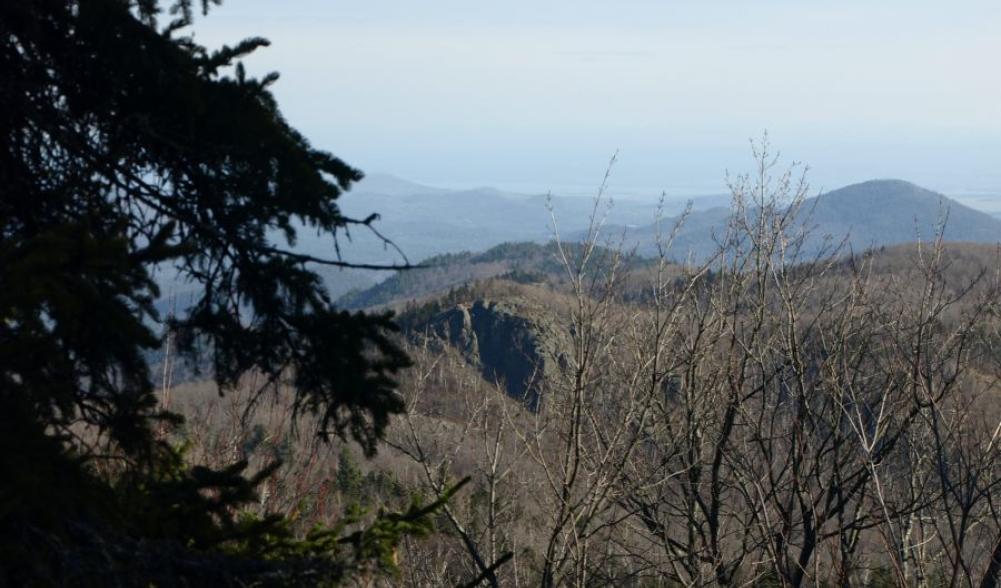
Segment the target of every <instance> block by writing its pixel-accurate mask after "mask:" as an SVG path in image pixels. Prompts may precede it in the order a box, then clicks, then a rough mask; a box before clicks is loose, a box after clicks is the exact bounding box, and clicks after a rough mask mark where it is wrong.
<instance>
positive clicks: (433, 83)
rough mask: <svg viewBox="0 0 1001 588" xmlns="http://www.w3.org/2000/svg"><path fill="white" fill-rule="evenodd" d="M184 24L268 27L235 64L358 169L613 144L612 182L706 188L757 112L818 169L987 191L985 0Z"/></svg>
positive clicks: (994, 180) (481, 5)
mask: <svg viewBox="0 0 1001 588" xmlns="http://www.w3.org/2000/svg"><path fill="white" fill-rule="evenodd" d="M194 30H195V38H196V40H198V41H199V42H201V43H203V44H205V45H208V46H210V47H211V46H218V45H219V44H222V43H230V44H232V43H234V42H236V41H238V40H239V39H241V38H244V37H247V36H254V35H260V36H264V37H266V38H268V39H270V41H271V42H272V45H271V46H270V47H268V48H266V49H262V50H260V51H259V52H258V53H257V54H255V55H253V56H251V57H249V58H248V59H247V60H246V66H247V69H248V71H250V72H251V73H252V74H257V75H262V74H264V73H267V72H270V71H278V72H279V73H280V74H281V79H280V80H279V81H278V82H277V84H276V85H275V86H274V93H275V95H276V96H277V98H278V101H279V104H280V105H281V107H282V110H283V111H284V113H285V115H286V117H287V118H288V119H289V120H290V122H291V123H292V124H293V125H294V126H296V127H297V128H298V129H299V130H300V131H302V132H303V133H304V134H305V135H306V136H307V137H308V138H309V139H310V140H311V141H312V142H313V143H314V145H316V146H317V147H320V148H323V149H326V150H329V151H331V152H333V153H335V154H337V155H338V156H340V157H342V158H343V159H345V160H346V161H348V162H349V163H351V164H353V165H355V166H357V167H359V168H361V169H362V170H365V171H368V172H382V173H391V174H394V175H398V176H401V177H404V178H407V179H410V180H414V181H419V182H424V183H429V184H433V185H447V186H455V187H460V186H461V187H472V186H481V185H490V186H496V187H500V188H507V189H513V190H521V191H526V192H541V191H546V190H550V189H552V190H554V191H557V192H573V191H574V190H577V189H580V190H585V189H587V188H588V187H589V186H594V185H596V184H597V183H598V182H599V181H600V179H601V176H602V175H603V173H604V170H605V167H606V164H607V162H608V159H609V158H610V156H611V155H612V154H613V153H615V152H616V151H618V153H619V156H618V163H617V164H616V166H615V169H614V172H613V176H612V178H613V181H612V185H613V187H615V188H618V189H621V190H622V191H623V193H634V194H637V195H643V194H651V195H652V194H655V193H659V192H660V191H662V190H663V191H667V192H668V193H669V194H698V193H713V192H720V191H722V190H723V186H724V184H723V181H724V177H725V174H726V173H727V172H728V171H729V172H730V173H740V172H743V171H745V170H747V169H749V168H750V166H751V164H752V161H751V156H750V148H749V145H748V142H749V140H750V139H751V138H754V137H760V136H761V134H762V133H763V132H764V131H766V130H767V132H768V134H769V137H770V140H771V142H772V144H773V145H774V146H775V147H776V149H778V150H779V151H780V152H781V153H782V157H783V161H786V162H791V161H800V162H803V163H804V164H806V165H808V166H809V167H810V172H809V178H810V183H811V186H813V187H814V188H815V189H817V190H822V189H832V188H836V187H839V186H842V185H845V184H848V183H852V182H856V181H863V180H867V179H872V178H891V177H892V178H901V179H906V180H910V181H913V182H915V183H919V184H921V185H924V186H926V187H929V188H932V189H936V190H940V191H943V192H946V193H948V194H950V195H968V194H969V195H982V194H998V195H1001V67H998V58H999V57H1001V2H998V1H997V0H949V1H945V0H939V1H926V0H906V1H905V0H868V1H860V0H841V1H837V2H834V1H825V2H820V1H817V0H798V1H792V0H759V1H756V2H751V1H748V0H744V1H738V0H701V1H695V0H684V1H682V0H658V1H654V0H631V1H627V0H623V1H621V2H610V1H607V0H605V1H603V2H593V1H591V0H573V1H571V0H550V1H545V2H543V1H540V0H535V1H523V0H505V1H504V2H485V1H482V0H481V1H478V2H475V1H474V2H471V1H469V0H465V1H453V0H447V1H446V0H443V1H438V0H424V1H421V2H417V1H414V0H366V1H364V2H362V1H357V0H356V1H354V2H346V1H339V0H287V1H285V2H275V1H274V0H227V1H226V2H225V3H224V4H223V6H222V7H220V8H216V9H213V11H212V12H211V13H210V15H209V16H208V17H207V18H204V19H201V20H199V21H198V22H197V24H196V26H195V28H194ZM999 200H1001V199H999ZM999 209H1001V205H999Z"/></svg>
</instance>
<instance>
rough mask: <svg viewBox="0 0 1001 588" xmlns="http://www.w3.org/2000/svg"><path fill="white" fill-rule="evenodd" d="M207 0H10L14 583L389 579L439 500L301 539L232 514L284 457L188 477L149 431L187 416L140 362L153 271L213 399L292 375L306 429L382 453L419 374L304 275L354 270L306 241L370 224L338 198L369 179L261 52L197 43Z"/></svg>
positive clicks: (4, 554) (5, 527) (6, 55)
mask: <svg viewBox="0 0 1001 588" xmlns="http://www.w3.org/2000/svg"><path fill="white" fill-rule="evenodd" d="M211 3H212V4H218V1H215V0H214V1H213V2H211ZM208 5H209V2H208V0H206V1H205V2H203V4H202V5H201V6H200V7H193V6H192V5H191V2H190V1H186V0H178V1H177V2H174V3H172V4H171V5H170V6H162V5H161V3H159V2H157V1H156V0H135V1H126V0H87V1H76V0H25V1H18V2H3V3H0V80H2V83H0V441H2V445H0V468H2V469H0V478H2V480H3V482H2V485H0V585H23V584H28V585H101V586H106V585H119V586H124V585H144V586H145V585H150V584H156V585H165V586H170V585H245V584H248V583H262V584H282V583H297V584H301V583H308V584H318V583H325V582H335V581H338V580H340V579H342V578H344V577H345V575H347V574H358V573H363V572H366V571H373V572H374V571H376V570H381V571H386V570H391V569H392V568H393V560H392V552H393V548H394V545H395V543H396V542H397V541H398V540H399V539H400V537H401V536H402V535H404V534H417V535H420V534H422V533H426V532H427V531H428V529H429V525H430V523H429V522H428V520H429V519H428V516H427V515H428V513H429V512H430V510H433V509H435V508H437V507H438V506H439V505H440V502H436V503H433V504H432V505H430V506H429V507H425V506H422V505H420V504H419V503H417V502H415V503H414V504H413V505H412V507H411V508H410V509H409V510H408V511H407V512H404V513H402V514H396V515H390V514H381V515H379V516H376V517H371V516H370V517H367V518H365V519H364V523H361V524H358V525H355V526H354V527H351V528H352V529H360V530H356V531H354V532H350V533H349V532H348V527H347V526H345V527H342V528H335V529H318V530H316V531H315V532H313V533H311V534H310V535H309V536H308V537H305V538H301V537H300V538H297V537H294V536H293V534H292V533H291V531H290V530H289V524H288V522H287V521H286V520H285V519H284V518H283V517H282V516H281V515H280V514H274V515H271V516H266V517H264V518H247V517H244V516H241V514H240V509H241V506H242V505H245V504H247V503H248V502H249V501H253V500H254V497H255V487H256V486H257V484H258V483H259V482H260V481H261V480H262V479H264V478H266V477H267V476H269V475H271V474H272V473H273V472H274V468H276V467H278V465H277V464H273V465H271V466H269V467H267V468H265V469H264V470H263V471H259V472H247V471H246V469H247V468H246V464H245V463H234V464H232V465H231V466H230V467H226V468H223V469H221V470H211V469H208V468H205V467H198V466H194V467H192V466H191V465H190V464H187V463H186V462H185V460H184V456H183V451H182V450H180V449H178V448H176V447H171V446H170V445H169V444H168V443H167V442H166V441H164V439H166V438H167V437H166V436H164V435H161V434H159V432H161V431H163V429H164V427H169V426H171V425H172V424H176V423H177V422H178V421H179V417H177V416H176V415H171V414H167V413H165V412H163V411H161V410H160V409H159V408H158V405H157V398H156V395H155V393H154V385H153V383H152V381H151V374H150V369H149V367H148V365H147V363H146V361H145V359H144V353H146V352H148V351H149V350H150V349H153V348H155V347H157V346H158V345H159V344H160V338H159V336H158V335H157V334H156V333H155V332H154V330H153V326H154V325H156V324H157V323H158V322H160V321H162V317H160V316H158V315H157V312H156V310H155V308H154V306H153V301H154V300H156V299H157V297H158V296H159V295H160V291H159V288H158V286H157V281H156V278H157V277H158V272H163V274H162V275H164V276H165V277H167V278H168V279H176V280H184V281H187V282H189V283H192V284H193V285H195V286H197V287H198V291H199V292H200V295H199V298H198V299H197V300H196V301H195V303H194V305H193V306H192V307H191V308H190V310H189V311H188V312H187V313H186V314H185V315H184V316H182V317H170V318H169V320H167V321H165V324H166V325H167V326H168V327H169V330H170V332H172V333H173V334H174V337H175V340H176V342H177V344H178V348H179V352H180V353H181V355H182V356H184V357H187V358H188V359H192V360H194V359H195V358H196V357H201V358H204V357H208V358H209V361H210V364H211V366H212V370H213V375H214V377H215V378H216V380H217V381H218V383H219V384H220V389H221V390H225V389H227V388H230V387H233V386H235V385H236V383H237V382H238V380H239V379H240V377H241V375H242V374H244V373H245V372H247V371H248V370H251V369H253V370H255V371H257V372H258V373H260V374H263V375H264V376H265V380H267V381H268V382H269V383H270V382H275V381H278V380H287V381H288V382H290V383H291V384H292V386H293V388H294V389H295V390H296V397H295V403H294V406H295V416H296V417H298V416H306V415H309V416H310V417H311V418H312V419H314V420H315V421H316V422H317V423H319V424H320V429H321V432H322V433H323V434H325V435H332V436H339V437H341V438H353V439H354V440H356V441H358V442H359V443H360V444H361V445H362V447H364V449H365V450H366V451H367V452H368V453H372V452H374V451H375V448H376V443H377V441H378V440H379V439H380V437H381V436H382V434H383V431H384V429H385V427H386V425H387V422H388V419H389V417H390V415H392V414H393V413H396V412H399V411H400V410H401V408H402V404H401V401H400V399H399V397H398V395H397V394H396V393H395V390H394V388H395V385H396V382H395V377H396V375H397V374H398V372H399V370H401V369H403V368H405V367H407V366H408V365H409V360H408V358H407V357H406V355H405V354H404V353H403V352H402V351H401V350H400V349H399V348H398V347H397V345H396V344H395V343H394V342H393V341H392V339H391V338H390V333H389V331H391V330H392V329H393V326H392V323H391V322H390V319H389V316H388V315H378V316H366V315H361V314H349V313H346V312H342V311H339V310H337V309H336V308H334V306H333V305H332V304H331V301H330V299H329V297H328V295H327V293H326V291H325V289H324V288H323V286H322V284H321V281H320V280H319V278H318V277H317V275H316V274H315V273H314V272H313V271H312V270H311V269H310V266H308V265H307V264H320V265H330V266H351V265H352V264H350V262H346V261H344V260H342V259H340V257H339V255H332V256H331V258H330V259H317V258H314V257H307V256H303V255H301V254H298V253H296V252H295V251H294V250H293V247H294V244H295V239H296V231H297V228H300V229H301V228H302V227H305V228H307V229H308V230H316V231H319V232H322V233H326V234H330V235H331V236H332V239H331V250H332V251H336V239H337V235H338V233H339V232H340V231H343V230H345V229H346V228H347V227H349V226H350V225H361V226H362V227H363V228H364V227H367V226H368V224H369V223H370V222H371V220H372V218H373V217H370V218H368V219H364V220H356V219H351V218H348V217H345V216H344V215H342V214H341V212H340V209H339V208H338V205H337V199H338V197H339V196H340V195H341V193H342V191H343V190H346V189H348V188H349V187H350V186H351V184H352V182H354V181H357V180H358V179H360V178H361V173H360V172H359V171H357V170H355V169H353V168H352V167H350V166H349V165H347V164H345V163H344V162H343V161H341V160H340V159H338V158H336V157H334V156H332V155H331V154H329V153H326V152H323V151H319V150H316V149H314V148H313V147H312V146H310V144H309V143H308V142H307V141H306V139H305V138H304V137H303V136H302V135H300V134H299V133H298V132H297V131H296V130H295V129H293V128H292V127H290V126H289V125H288V124H287V123H286V122H285V120H284V119H283V118H282V116H281V113H280V112H279V110H278V107H277V105H276V103H275V101H274V99H273V97H272V95H271V93H270V92H269V90H268V86H269V84H271V83H272V82H273V81H274V80H275V79H276V78H277V76H276V75H274V74H272V75H269V76H266V77H265V78H263V79H261V80H256V79H251V78H248V77H247V76H246V75H245V73H244V70H243V67H242V65H240V63H239V62H238V59H239V58H240V57H241V56H244V55H246V54H248V53H250V52H251V51H253V50H254V49H256V48H259V47H261V46H264V45H266V44H267V41H265V40H264V39H259V38H255V39H249V40H246V41H243V42H241V43H239V44H237V45H236V46H234V47H223V48H222V49H220V50H218V51H210V50H208V49H206V48H203V47H201V46H199V45H197V44H195V43H194V41H193V38H192V37H191V36H186V34H187V33H186V32H185V31H187V30H189V29H188V27H189V26H190V25H191V23H192V18H193V15H192V12H193V9H194V8H201V10H202V11H203V12H207V11H208V7H209V6H208ZM276 236H280V237H281V238H276ZM313 267H315V265H314V266H313ZM269 389H272V388H271V387H268V386H263V387H262V388H261V390H260V392H259V394H258V396H260V395H261V394H264V393H265V390H269ZM360 516H361V515H360V513H357V512H355V513H353V514H352V515H351V516H347V517H346V518H345V525H348V524H354V523H358V522H359V521H360V520H361V519H360Z"/></svg>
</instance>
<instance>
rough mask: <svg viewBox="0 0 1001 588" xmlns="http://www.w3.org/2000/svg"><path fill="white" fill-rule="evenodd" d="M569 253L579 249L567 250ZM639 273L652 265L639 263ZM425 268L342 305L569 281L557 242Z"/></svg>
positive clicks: (428, 263)
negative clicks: (478, 285) (482, 286)
mask: <svg viewBox="0 0 1001 588" xmlns="http://www.w3.org/2000/svg"><path fill="white" fill-rule="evenodd" d="M566 247H567V248H568V249H569V250H575V249H577V248H578V247H579V246H576V245H574V244H569V245H566ZM596 249H597V251H598V253H599V255H601V256H605V257H610V256H611V255H612V249H609V248H606V247H597V248H596ZM632 263H633V264H634V265H636V266H637V267H640V266H643V265H649V264H650V263H651V260H649V259H643V258H639V257H634V258H633V259H632ZM419 266H420V267H418V268H415V269H408V270H406V271H399V272H396V273H395V274H393V275H392V276H390V277H388V278H386V279H385V280H383V281H382V282H380V283H378V284H376V285H375V286H372V287H371V288H368V289H365V290H360V291H354V292H350V293H348V294H346V295H344V296H342V297H341V298H339V299H338V300H337V303H338V304H339V305H341V306H343V307H344V308H369V309H371V308H378V307H381V306H385V305H394V304H400V303H405V302H412V301H421V300H422V299H424V298H427V297H431V296H433V295H436V294H441V293H443V292H446V291H448V290H449V289H452V288H459V287H462V286H463V285H465V284H468V283H471V282H475V281H477V280H485V279H489V278H502V279H505V280H509V281H514V282H519V283H524V284H532V283H546V282H558V281H560V280H563V279H564V278H565V277H566V276H565V270H564V269H563V267H562V265H561V262H560V258H559V252H558V249H557V247H556V244H555V242H553V241H550V242H548V243H545V244H542V243H532V242H513V243H501V244H500V245H496V246H494V247H491V248H490V249H487V250H486V251H483V252H480V253H470V252H468V251H464V252H461V253H446V254H443V255H436V256H434V257H430V258H428V259H426V260H424V261H422V262H421V263H420V264H419Z"/></svg>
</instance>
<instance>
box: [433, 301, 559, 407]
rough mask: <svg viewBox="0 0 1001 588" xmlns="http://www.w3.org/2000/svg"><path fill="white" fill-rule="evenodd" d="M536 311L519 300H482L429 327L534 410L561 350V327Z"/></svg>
mask: <svg viewBox="0 0 1001 588" xmlns="http://www.w3.org/2000/svg"><path fill="white" fill-rule="evenodd" d="M533 310H535V309H532V308H530V307H528V306H527V305H524V304H519V303H517V302H493V301H487V300H477V301H476V302H474V303H472V304H460V305H458V306H456V307H454V308H451V309H449V310H446V311H444V312H442V313H441V314H439V315H438V316H437V317H435V318H434V319H432V321H431V325H430V327H431V331H432V332H434V333H435V335H437V336H438V337H440V338H441V339H443V340H445V341H447V342H448V343H449V344H451V345H452V346H453V347H455V348H456V349H458V350H460V351H461V352H462V353H463V355H464V356H465V357H466V360H467V361H469V362H470V363H472V364H473V365H476V366H477V367H478V368H479V369H480V371H481V372H482V373H483V376H484V377H485V378H487V379H488V380H492V381H496V382H498V383H500V384H501V385H503V386H504V388H505V390H507V393H508V394H509V395H511V396H512V397H514V398H517V399H520V400H523V401H524V402H525V404H526V405H527V406H528V407H529V408H530V409H532V410H535V409H536V408H537V407H538V404H539V398H540V393H541V389H542V384H543V382H544V381H545V378H546V375H547V373H548V372H550V371H552V370H553V369H554V368H556V366H555V365H553V364H554V363H555V362H554V361H553V358H555V357H557V356H558V352H559V349H558V348H557V340H558V336H557V330H556V329H555V328H554V327H553V325H552V324H551V323H548V322H546V321H545V320H544V319H543V318H542V317H543V316H544V315H543V313H541V312H533Z"/></svg>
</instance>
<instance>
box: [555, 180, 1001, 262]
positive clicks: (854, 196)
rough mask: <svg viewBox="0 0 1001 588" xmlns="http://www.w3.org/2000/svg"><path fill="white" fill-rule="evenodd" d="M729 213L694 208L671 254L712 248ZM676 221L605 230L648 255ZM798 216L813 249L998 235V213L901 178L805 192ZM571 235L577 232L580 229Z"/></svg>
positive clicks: (989, 239) (986, 239)
mask: <svg viewBox="0 0 1001 588" xmlns="http://www.w3.org/2000/svg"><path fill="white" fill-rule="evenodd" d="M730 216H731V212H730V210H729V209H728V208H722V207H720V208H713V209H710V210H705V211H698V212H693V213H692V214H691V215H689V216H688V218H686V219H685V220H684V222H683V223H682V225H681V229H680V230H679V231H678V233H677V236H676V238H675V241H674V246H673V248H672V256H673V257H675V258H678V259H680V258H684V257H686V256H688V255H689V254H690V255H692V256H694V257H696V258H699V257H703V256H705V255H707V254H709V253H710V252H712V251H714V250H715V246H716V245H715V241H714V236H718V235H720V234H721V233H722V232H723V231H724V230H725V229H726V226H727V223H728V222H729V220H730ZM676 221H677V219H665V220H664V221H663V222H662V223H661V224H660V228H659V229H658V227H657V226H656V225H654V224H647V225H644V226H639V227H629V226H623V225H609V226H606V227H604V234H605V235H606V236H607V238H609V239H617V238H621V237H620V236H621V235H624V236H625V237H624V242H625V245H626V247H628V248H636V251H637V252H638V253H639V254H641V255H643V254H646V255H649V254H652V253H654V252H655V251H656V240H657V234H658V230H659V231H660V232H661V234H665V233H667V232H669V231H670V230H671V227H672V226H673V225H674V223H675V222H676ZM799 222H800V223H801V224H800V225H799V226H801V227H802V226H805V227H806V228H809V229H810V231H811V239H810V241H809V246H808V247H807V249H808V250H815V249H816V248H818V247H820V246H821V244H822V243H823V242H824V241H825V240H826V239H828V238H829V239H830V240H831V241H834V242H840V241H841V240H843V239H847V244H848V245H850V247H851V248H852V249H854V250H856V251H858V250H862V249H866V248H869V247H878V246H887V245H896V244H900V243H908V242H913V241H919V240H929V239H932V238H934V237H935V236H936V235H937V232H938V230H939V228H940V227H941V226H944V232H943V236H944V238H945V240H947V241H966V242H974V243H996V242H999V241H1001V219H999V218H996V217H994V216H992V215H990V214H987V213H985V212H980V211H978V210H974V209H972V208H970V207H968V206H964V205H963V204H960V203H959V202H957V201H955V200H953V199H950V198H948V197H946V196H944V195H942V194H939V193H937V192H933V191H931V190H927V189H925V188H922V187H920V186H916V185H914V184H912V183H910V182H905V181H902V180H872V181H868V182H862V183H860V184H853V185H851V186H846V187H844V188H840V189H838V190H833V191H831V192H827V193H824V194H821V195H820V196H817V197H814V198H809V199H807V200H806V201H805V202H804V203H803V206H802V208H801V211H800V215H799ZM574 236H575V237H576V238H580V237H581V236H582V233H577V234H576V235H574Z"/></svg>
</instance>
